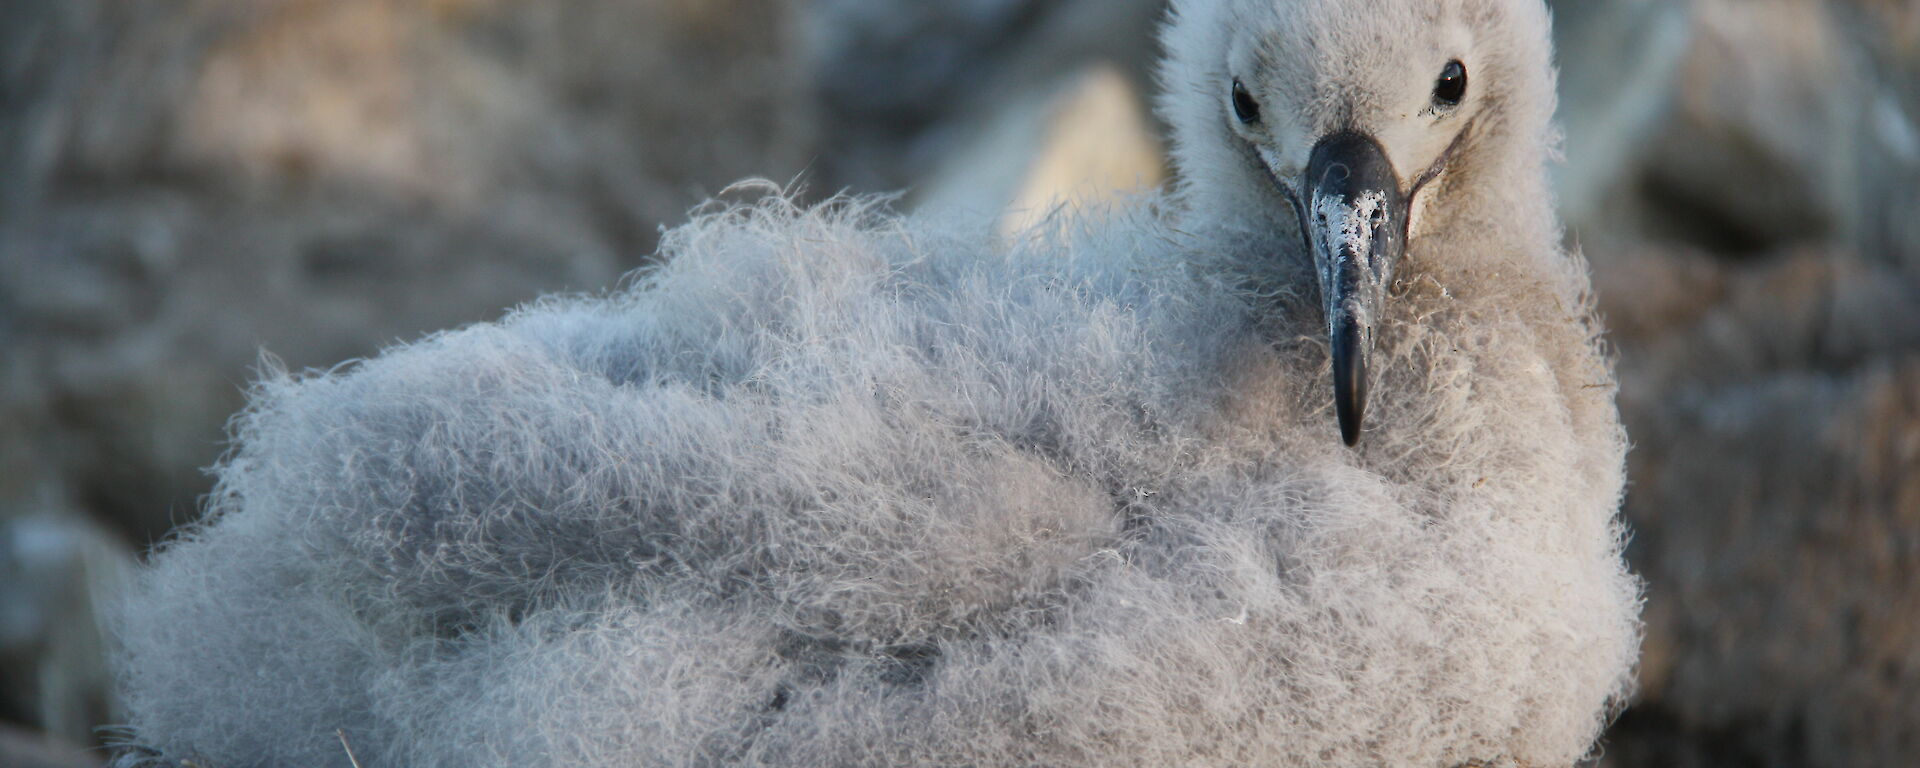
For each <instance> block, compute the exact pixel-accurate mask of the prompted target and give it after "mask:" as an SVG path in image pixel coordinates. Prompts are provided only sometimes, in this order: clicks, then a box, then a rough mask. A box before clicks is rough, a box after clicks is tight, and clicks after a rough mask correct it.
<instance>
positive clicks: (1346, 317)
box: [1301, 131, 1408, 446]
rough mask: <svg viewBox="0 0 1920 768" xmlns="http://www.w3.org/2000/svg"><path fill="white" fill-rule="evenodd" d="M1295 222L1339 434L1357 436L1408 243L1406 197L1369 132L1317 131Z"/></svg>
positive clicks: (1351, 440)
mask: <svg viewBox="0 0 1920 768" xmlns="http://www.w3.org/2000/svg"><path fill="white" fill-rule="evenodd" d="M1302 182H1303V184H1304V186H1305V189H1304V190H1302V191H1303V193H1304V198H1305V199H1304V200H1302V201H1301V203H1302V205H1301V208H1302V210H1301V215H1302V216H1303V217H1304V218H1305V219H1306V221H1304V222H1302V225H1303V226H1302V227H1301V229H1302V230H1303V231H1305V232H1306V233H1307V241H1308V246H1309V247H1310V248H1311V249H1312V251H1313V264H1314V271H1315V273H1317V274H1318V275H1319V276H1320V297H1321V300H1322V305H1323V307H1324V310H1325V312H1326V318H1327V334H1328V340H1329V342H1330V343H1331V347H1332V352H1333V404H1334V409H1335V410H1336V411H1337V412H1338V413H1339V415H1340V437H1341V439H1343V440H1345V441H1346V443H1347V445H1349V446H1352V445H1357V444H1358V443H1359V442H1360V426H1361V424H1362V422H1363V421H1364V420H1365V418H1366V413H1367V358H1368V357H1369V356H1371V355H1372V354H1373V336H1374V327H1375V325H1376V324H1377V323H1378V322H1379V321H1380V317H1381V311H1382V310H1383V309H1384V308H1385V304H1386V298H1387V286H1388V285H1389V284H1390V283H1391V282H1392V280H1393V268H1394V265H1395V264H1397V263H1398V262H1399V261H1400V256H1401V254H1402V253H1404V252H1405V251H1406V246H1407V213H1408V212H1407V198H1406V196H1405V195H1404V194H1402V193H1401V191H1400V180H1399V177H1397V176H1395V175H1394V172H1393V162H1392V161H1391V160H1389V159H1387V153H1386V150H1384V149H1382V148H1381V147H1380V143H1379V142H1377V141H1375V140H1374V139H1373V137H1372V136H1368V135H1366V134H1364V133H1359V132H1357V131H1341V132H1338V133H1333V134H1329V135H1328V136H1326V137H1324V138H1322V139H1321V140H1320V142H1319V143H1318V144H1315V145H1314V147H1313V154H1312V155H1311V156H1310V157H1309V158H1308V160H1307V175H1306V177H1305V178H1304V179H1302Z"/></svg>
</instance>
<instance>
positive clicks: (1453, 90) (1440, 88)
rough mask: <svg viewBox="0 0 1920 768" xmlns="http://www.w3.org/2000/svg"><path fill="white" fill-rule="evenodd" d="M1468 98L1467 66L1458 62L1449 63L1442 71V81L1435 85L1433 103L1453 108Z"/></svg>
mask: <svg viewBox="0 0 1920 768" xmlns="http://www.w3.org/2000/svg"><path fill="white" fill-rule="evenodd" d="M1466 97H1467V66H1466V65H1465V64H1461V63H1460V62H1459V61H1458V60H1454V61H1449V62H1447V66H1446V68H1445V69H1442V70H1440V80H1439V81H1438V82H1435V83H1434V84H1433V102H1434V103H1435V104H1439V105H1441V106H1447V107H1451V106H1454V105H1457V104H1459V103H1460V100H1461V99H1464V98H1466Z"/></svg>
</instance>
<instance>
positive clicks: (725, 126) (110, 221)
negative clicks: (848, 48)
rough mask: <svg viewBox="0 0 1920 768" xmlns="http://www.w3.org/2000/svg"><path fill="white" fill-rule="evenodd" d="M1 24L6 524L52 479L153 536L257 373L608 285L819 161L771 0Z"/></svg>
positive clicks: (41, 5) (438, 4)
mask: <svg viewBox="0 0 1920 768" xmlns="http://www.w3.org/2000/svg"><path fill="white" fill-rule="evenodd" d="M7 3H8V5H9V6H10V7H9V8H7V12H8V18H9V23H8V24H7V25H5V26H6V31H5V32H4V33H0V34H4V35H6V36H7V39H8V40H9V41H14V42H17V43H18V47H13V46H9V47H8V48H7V49H6V54H5V55H6V57H5V59H3V60H0V61H4V64H5V66H6V70H5V76H6V80H5V88H6V93H7V94H9V95H10V97H17V98H10V100H9V101H8V105H7V107H6V108H5V109H4V110H0V135H7V136H8V137H9V140H8V141H7V142H5V143H4V145H0V169H4V170H9V171H10V172H12V173H13V174H14V175H11V176H9V177H8V182H7V183H6V184H4V185H0V187H4V189H5V191H4V192H0V372H3V373H0V424H4V425H5V426H3V427H0V519H3V518H5V517H7V516H9V515H10V514H12V513H11V512H9V511H8V510H9V509H10V508H15V507H20V506H23V505H25V504H27V503H28V500H29V499H30V498H31V495H32V494H34V493H37V489H36V488H29V487H17V486H18V484H17V483H15V482H14V481H13V480H12V479H11V478H38V477H42V476H53V477H57V478H59V479H60V485H61V486H62V487H63V489H64V493H65V494H66V495H67V496H68V497H69V498H71V499H73V500H74V502H75V503H76V504H78V505H79V506H80V507H81V508H83V509H85V510H86V511H87V512H88V513H89V514H91V515H94V516H96V517H97V519H101V520H106V521H110V522H112V523H113V524H115V525H116V526H118V527H119V528H120V529H121V530H122V531H123V532H124V533H125V534H126V536H127V537H128V538H129V540H132V541H136V542H142V543H144V542H146V541H149V540H151V539H153V538H154V537H157V536H159V535H160V534H161V533H162V532H164V531H165V530H167V529H168V528H169V527H170V525H171V524H172V523H174V522H178V521H180V520H183V519H187V518H189V517H191V516H192V515H193V514H194V512H195V510H196V509H197V505H198V502H197V498H198V496H199V495H200V494H202V493H204V492H205V490H206V488H207V483H206V479H205V478H204V477H202V476H201V474H200V468H201V467H204V466H207V465H209V464H210V463H212V460H213V459H214V457H215V456H216V455H217V454H218V453H219V451H220V446H221V443H222V440H223V435H222V429H221V425H222V424H223V423H224V421H225V419H226V418H227V416H228V415H229V414H231V413H233V412H234V411H235V410H237V408H238V407H239V405H240V403H241V391H242V389H243V388H244V387H245V386H246V383H247V381H248V380H249V379H250V378H251V374H250V373H249V369H250V367H251V366H252V365H254V363H255V362H256V360H257V358H258V355H259V354H260V351H261V350H262V349H264V350H266V351H267V352H270V353H272V354H274V355H277V356H278V357H280V358H282V359H283V360H284V362H285V363H286V364H287V365H290V366H292V367H294V368H300V367H306V366H328V365H333V364H335V363H338V362H340V361H342V360H346V359H350V358H353V357H356V356H360V355H366V354H370V353H372V352H374V351H376V350H377V349H378V348H379V347H380V346H381V345H383V344H386V343H390V342H391V341H394V340H398V339H404V338H411V337H414V336H417V335H419V334H422V333H426V332H429V331H433V330H438V329H442V328H447V327H452V326H457V325H460V324H463V323H467V322H473V321H476V320H481V319H486V318H490V317H493V316H496V315H498V314H499V313H500V312H501V311H502V310H504V309H505V308H507V307H510V306H511V305H513V304H516V303H519V302H522V301H526V300H529V299H532V298H534V297H535V296H538V295H540V294H541V293H545V292H551V291H567V290H589V289H596V288H599V287H601V286H605V285H607V284H609V283H611V282H613V281H614V280H615V279H617V277H618V276H619V275H620V274H621V273H622V272H623V271H625V270H627V269H629V268H632V267H634V266H637V265H639V264H640V263H642V262H643V261H644V259H645V257H646V255H647V254H648V253H649V251H651V249H652V244H653V240H654V238H655V236H656V231H657V228H658V227H659V226H661V225H663V224H669V223H673V222H675V221H678V220H680V219H681V218H683V217H684V212H685V211H686V210H687V209H688V208H689V207H691V206H693V205H694V204H696V203H698V202H700V201H701V200H702V199H704V198H705V197H706V196H708V195H709V194H712V193H715V192H717V191H719V190H721V189H722V188H724V186H725V185H727V184H729V183H732V182H733V181H735V180H736V179H738V178H740V177H743V176H750V175H770V176H772V177H774V178H782V179H784V178H788V177H789V175H790V174H793V173H796V172H797V171H798V170H799V169H800V167H801V165H802V164H803V163H804V162H805V161H806V159H807V158H808V156H809V147H810V139H809V138H808V137H809V136H810V132H811V130H812V128H811V126H812V122H811V120H810V119H809V117H808V108H807V106H806V104H805V103H804V101H803V100H802V94H803V92H804V90H805V89H804V88H802V87H800V86H799V85H798V84H797V83H798V78H800V77H802V76H803V74H802V73H801V72H800V68H798V67H795V66H792V65H791V63H792V60H793V56H794V55H795V54H794V53H793V51H792V50H791V46H790V45H788V43H787V42H786V41H787V40H788V37H789V32H790V27H791V25H790V24H788V23H787V22H786V21H784V19H785V18H786V16H785V14H786V6H785V3H784V2H783V0H722V1H719V2H707V3H694V2H687V1H686V0H621V1H620V2H609V3H601V2H592V1H590V0H559V1H558V2H550V3H520V2H512V1H511V0H337V1H336V0H328V1H325V2H319V1H315V0H270V1H268V2H250V1H248V0H169V1H167V2H154V3H118V2H107V1H105V0H7ZM16 19H18V23H17V24H16V23H15V20H16Z"/></svg>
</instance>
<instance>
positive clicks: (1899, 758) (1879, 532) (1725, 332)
mask: <svg viewBox="0 0 1920 768" xmlns="http://www.w3.org/2000/svg"><path fill="white" fill-rule="evenodd" d="M1598 277H1599V278H1600V285H1599V291H1600V295H1601V297H1602V299H1603V301H1604V302H1605V304H1604V306H1605V307H1606V309H1607V314H1608V315H1609V317H1612V318H1615V322H1614V328H1615V332H1616V333H1615V340H1616V342H1617V343H1618V344H1619V345H1620V348H1621V361H1620V370H1621V378H1622V392H1621V406H1622V409H1623V411H1624V414H1625V417H1626V420H1627V425H1628V432H1629V434H1631V435H1633V436H1634V442H1635V445H1636V450H1635V452H1634V453H1633V454H1632V456H1631V458H1630V467H1629V473H1630V476H1631V477H1632V482H1631V486H1630V491H1629V494H1628V500H1627V516H1628V519H1629V521H1630V523H1631V525H1632V527H1633V535H1634V545H1633V548H1632V550H1631V552H1630V554H1631V556H1632V557H1633V559H1634V562H1635V566H1636V568H1637V569H1638V570H1639V571H1640V572H1641V573H1642V575H1643V576H1644V577H1645V578H1647V579H1648V582H1649V584H1648V588H1647V594H1648V607H1647V620H1648V627H1647V639H1646V643H1645V656H1644V658H1643V662H1642V664H1643V669H1642V673H1641V686H1642V698H1641V701H1640V702H1639V703H1637V704H1636V705H1635V706H1634V707H1633V708H1632V709H1631V710H1629V713H1628V714H1627V715H1626V716H1625V717H1624V718H1623V719H1622V721H1621V723H1620V725H1619V726H1618V727H1617V728H1616V729H1615V731H1614V732H1613V733H1612V734H1611V735H1610V736H1609V741H1610V744H1611V746H1610V747H1609V753H1610V754H1611V756H1612V757H1611V764H1613V765H1618V766H1626V765H1675V766H1702V767H1704V766H1723V765H1764V766H1888V767H1889V768H1892V767H1893V766H1904V765H1907V764H1908V763H1909V762H1910V760H1911V756H1912V755H1913V754H1916V753H1920V738H1917V735H1920V629H1916V628H1920V284H1916V282H1915V281H1914V280H1913V278H1912V277H1911V276H1910V275H1906V274H1903V273H1901V272H1899V271H1897V270H1895V269H1893V268H1892V267H1890V266H1888V265H1885V264H1882V263H1878V262H1875V261H1871V260H1866V259H1861V258H1858V257H1853V256H1848V255H1846V254H1844V252H1840V253H1832V252H1821V251H1808V252H1803V253H1799V254H1796V255H1791V256H1786V257H1782V258H1781V259H1779V260H1778V261H1775V262H1770V263H1766V264H1759V265H1729V264H1727V263H1725V262H1719V261H1715V260H1712V259H1710V258H1707V257H1704V256H1699V255H1687V254H1673V253H1658V252H1655V253H1653V254H1650V255H1649V254H1646V253H1642V254H1641V255H1638V256H1635V257H1631V258H1625V259H1620V260H1617V261H1615V262H1613V263H1612V264H1611V265H1609V266H1606V267H1603V268H1601V269H1599V270H1598ZM1641 286H1646V287H1647V288H1648V290H1637V289H1638V288H1640V287H1641Z"/></svg>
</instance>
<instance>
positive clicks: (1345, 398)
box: [1332, 322, 1367, 448]
mask: <svg viewBox="0 0 1920 768" xmlns="http://www.w3.org/2000/svg"><path fill="white" fill-rule="evenodd" d="M1332 352H1333V405H1334V410H1335V412H1336V413H1337V414H1338V415H1339V417H1340V439H1341V440H1343V441H1345V442H1346V444H1347V447H1349V448H1352V447H1354V446H1357V445H1359V444H1360V427H1361V426H1362V424H1364V423H1365V421H1366V415H1367V350H1366V348H1365V345H1364V344H1363V343H1362V341H1361V338H1360V330H1359V328H1357V327H1355V324H1354V323H1352V322H1347V323H1343V324H1342V326H1341V327H1340V328H1338V329H1336V330H1335V331H1334V334H1333V350H1332Z"/></svg>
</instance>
